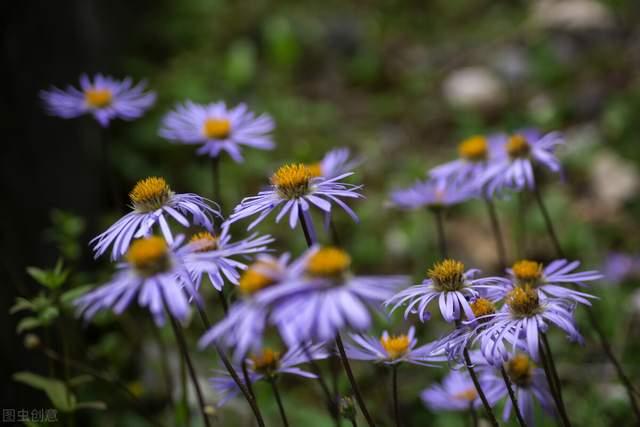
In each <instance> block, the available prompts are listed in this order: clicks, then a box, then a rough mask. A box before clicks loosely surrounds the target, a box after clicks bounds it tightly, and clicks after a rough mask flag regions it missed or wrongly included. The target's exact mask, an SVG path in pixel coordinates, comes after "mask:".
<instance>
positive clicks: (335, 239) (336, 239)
mask: <svg viewBox="0 0 640 427" xmlns="http://www.w3.org/2000/svg"><path fill="white" fill-rule="evenodd" d="M329 229H330V231H331V242H332V243H333V246H337V247H341V246H342V244H341V243H340V235H339V234H338V229H337V228H336V224H335V222H333V218H330V219H329Z"/></svg>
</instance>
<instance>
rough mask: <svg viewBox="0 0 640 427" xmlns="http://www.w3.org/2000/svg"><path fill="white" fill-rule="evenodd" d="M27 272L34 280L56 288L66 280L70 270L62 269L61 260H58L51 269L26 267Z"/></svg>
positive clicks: (50, 287)
mask: <svg viewBox="0 0 640 427" xmlns="http://www.w3.org/2000/svg"><path fill="white" fill-rule="evenodd" d="M27 273H28V274H29V275H30V276H31V277H33V278H34V279H35V281H36V282H38V283H39V284H41V285H42V286H44V287H47V288H49V289H57V288H59V287H60V286H61V285H62V284H63V283H64V282H66V280H67V277H68V276H69V273H70V271H69V270H68V269H67V270H64V269H63V264H62V260H58V262H57V263H56V266H55V267H54V268H53V270H43V269H41V268H38V267H27Z"/></svg>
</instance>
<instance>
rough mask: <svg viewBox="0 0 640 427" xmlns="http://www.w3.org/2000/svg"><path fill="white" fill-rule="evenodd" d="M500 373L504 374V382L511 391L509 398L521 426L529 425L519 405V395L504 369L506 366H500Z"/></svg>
mask: <svg viewBox="0 0 640 427" xmlns="http://www.w3.org/2000/svg"><path fill="white" fill-rule="evenodd" d="M500 373H501V374H502V379H503V381H504V384H505V385H506V386H507V391H508V392H509V398H510V399H511V406H513V410H514V411H515V413H516V418H517V419H518V424H520V426H521V427H527V423H526V421H525V420H524V417H523V416H522V413H521V412H520V407H519V406H518V397H517V395H516V393H515V392H514V391H513V386H512V384H511V380H510V379H509V376H508V375H507V372H506V371H505V370H504V366H500Z"/></svg>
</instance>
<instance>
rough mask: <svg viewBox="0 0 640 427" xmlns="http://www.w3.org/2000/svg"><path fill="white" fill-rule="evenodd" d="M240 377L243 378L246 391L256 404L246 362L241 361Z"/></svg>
mask: <svg viewBox="0 0 640 427" xmlns="http://www.w3.org/2000/svg"><path fill="white" fill-rule="evenodd" d="M242 376H243V377H244V383H245V384H246V385H247V391H248V392H249V394H250V395H251V397H252V398H253V400H254V401H255V402H257V401H258V400H257V399H256V394H255V393H254V392H253V384H251V377H250V376H249V368H248V367H247V361H246V360H243V361H242Z"/></svg>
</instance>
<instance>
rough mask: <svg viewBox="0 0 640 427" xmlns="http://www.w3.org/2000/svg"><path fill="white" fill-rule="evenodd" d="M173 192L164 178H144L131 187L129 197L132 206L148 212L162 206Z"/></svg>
mask: <svg viewBox="0 0 640 427" xmlns="http://www.w3.org/2000/svg"><path fill="white" fill-rule="evenodd" d="M172 194H173V193H172V192H171V189H170V188H169V185H168V184H167V182H166V181H165V180H164V178H158V177H157V176H152V177H150V178H145V179H143V180H141V181H138V183H137V184H136V185H135V186H134V187H133V190H131V192H130V193H129V198H130V199H131V202H132V203H133V207H134V208H135V209H137V210H139V211H141V212H150V211H155V210H157V209H160V208H161V207H162V206H164V205H165V204H166V203H167V202H168V201H169V198H170V197H171V195H172Z"/></svg>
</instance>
